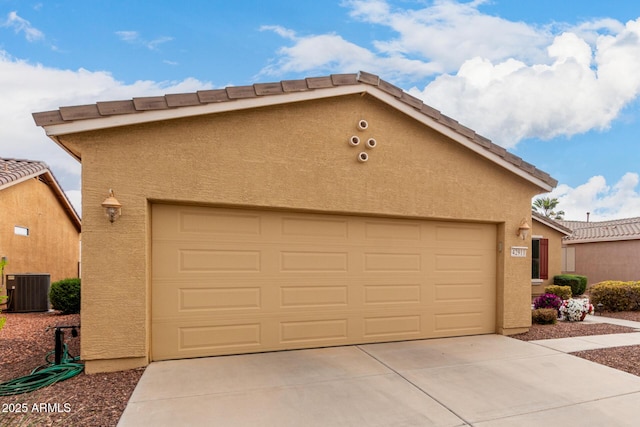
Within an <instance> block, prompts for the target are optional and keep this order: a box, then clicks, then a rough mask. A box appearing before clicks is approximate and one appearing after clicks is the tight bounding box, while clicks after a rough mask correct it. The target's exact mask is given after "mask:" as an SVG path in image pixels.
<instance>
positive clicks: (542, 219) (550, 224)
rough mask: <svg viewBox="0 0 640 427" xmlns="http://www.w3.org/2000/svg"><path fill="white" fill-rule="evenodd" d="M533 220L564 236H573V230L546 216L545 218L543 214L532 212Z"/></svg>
mask: <svg viewBox="0 0 640 427" xmlns="http://www.w3.org/2000/svg"><path fill="white" fill-rule="evenodd" d="M531 218H532V219H533V220H534V221H538V222H539V223H541V224H544V225H546V226H547V227H550V228H552V229H554V230H556V231H559V232H560V233H562V234H564V235H565V236H569V235H571V229H570V228H568V227H566V226H564V225H562V224H560V223H559V222H557V221H555V220H553V219H551V218H549V217H546V216H544V215H542V214H539V213H538V212H536V211H531Z"/></svg>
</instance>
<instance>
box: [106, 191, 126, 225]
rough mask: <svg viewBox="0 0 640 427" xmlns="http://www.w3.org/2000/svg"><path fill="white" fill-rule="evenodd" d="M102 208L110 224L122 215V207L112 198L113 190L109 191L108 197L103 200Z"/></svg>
mask: <svg viewBox="0 0 640 427" xmlns="http://www.w3.org/2000/svg"><path fill="white" fill-rule="evenodd" d="M102 207H103V208H104V210H105V212H106V213H107V217H108V218H109V222H111V223H113V222H115V220H116V219H118V218H120V215H122V205H121V204H120V202H119V201H118V199H116V197H115V196H114V194H113V190H109V197H107V198H106V199H104V202H102Z"/></svg>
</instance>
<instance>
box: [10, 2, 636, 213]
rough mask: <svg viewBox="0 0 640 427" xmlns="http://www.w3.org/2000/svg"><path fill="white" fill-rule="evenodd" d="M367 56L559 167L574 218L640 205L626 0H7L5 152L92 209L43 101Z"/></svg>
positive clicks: (565, 202)
mask: <svg viewBox="0 0 640 427" xmlns="http://www.w3.org/2000/svg"><path fill="white" fill-rule="evenodd" d="M150 5H153V6H150ZM359 70H364V71H368V72H371V73H375V74H378V75H379V76H380V77H381V78H383V79H385V80H387V81H390V82H392V83H394V84H396V85H397V86H400V87H401V88H403V89H405V90H406V91H408V92H410V93H411V94H413V95H415V96H418V97H420V98H421V99H423V100H424V101H425V102H426V103H428V104H429V105H431V106H433V107H435V108H437V109H439V110H441V111H442V112H443V113H445V114H447V115H450V116H451V117H453V118H455V119H457V120H458V121H460V122H461V123H463V124H465V125H467V126H469V127H471V128H473V129H475V130H476V131H477V132H478V133H480V134H482V135H484V136H486V137H488V138H490V139H491V140H492V141H494V142H495V143H497V144H500V145H502V146H504V147H506V148H507V149H509V150H510V151H511V152H513V153H514V154H516V155H518V156H521V157H523V158H524V159H525V160H526V161H528V162H530V163H533V164H534V165H536V166H537V167H539V168H540V169H542V170H544V171H546V172H548V173H550V174H551V175H552V176H553V177H554V178H556V179H558V181H559V185H558V187H557V188H556V190H554V192H553V193H551V196H552V197H558V199H559V200H560V208H561V209H563V210H564V211H565V212H566V218H567V219H584V218H585V217H586V212H587V211H589V212H591V219H592V220H604V219H616V218H624V217H632V216H640V194H639V192H640V162H639V161H638V159H639V158H640V156H639V155H638V154H639V151H640V149H639V148H638V142H637V138H638V137H637V135H639V134H640V132H639V131H640V102H639V100H638V99H639V96H640V5H636V2H630V1H628V0H609V1H607V2H603V1H585V0H582V1H578V0H575V1H574V0H564V1H557V0H553V1H552V0H535V1H534V0H518V1H514V0H475V1H468V0H467V1H462V0H461V1H454V0H425V1H410V0H393V1H392V0H386V1H385V0H335V1H328V0H323V1H316V2H300V1H299V0H298V1H290V0H283V1H273V2H269V1H264V0H262V1H258V0H256V1H253V0H250V1H236V2H230V1H224V2H223V1H217V0H190V1H188V2H173V1H165V2H153V3H150V2H136V1H131V0H129V1H120V0H112V1H109V2H103V1H94V0H85V1H82V2H79V1H70V0H60V1H55V0H52V1H47V2H44V1H43V2H38V1H33V2H32V1H24V0H19V1H18V0H0V156H2V157H13V158H28V159H33V160H43V161H45V162H47V163H48V164H49V166H50V167H51V168H52V170H53V172H54V174H55V175H56V177H57V178H58V180H59V181H60V183H61V185H62V186H63V188H64V189H65V191H66V192H67V194H68V195H69V197H70V199H71V200H72V202H73V203H74V204H75V205H77V206H78V210H80V209H79V203H80V165H79V164H78V163H77V162H76V161H75V160H73V159H72V158H71V157H70V156H68V155H67V154H66V153H65V152H64V151H62V150H61V149H59V148H58V147H57V146H56V145H55V144H54V143H53V142H52V141H50V140H49V139H48V138H47V137H46V136H45V135H44V132H43V130H42V129H40V128H37V127H36V126H35V125H34V123H33V120H32V118H31V113H32V112H35V111H46V110H51V109H56V108H58V107H60V106H66V105H80V104H86V103H95V102H97V101H104V100H116V99H130V98H132V97H138V96H150V95H162V94H166V93H179V92H192V91H196V90H200V89H208V88H218V87H225V86H229V85H247V84H253V83H256V82H268V81H279V80H284V79H295V78H304V77H310V76H319V75H328V74H332V73H343V72H349V73H352V72H357V71H359Z"/></svg>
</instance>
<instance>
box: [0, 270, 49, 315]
mask: <svg viewBox="0 0 640 427" xmlns="http://www.w3.org/2000/svg"><path fill="white" fill-rule="evenodd" d="M50 286H51V277H50V276H49V275H48V274H8V275H7V295H8V296H9V300H8V301H7V310H6V311H7V312H12V313H24V312H29V311H48V310H49V287H50Z"/></svg>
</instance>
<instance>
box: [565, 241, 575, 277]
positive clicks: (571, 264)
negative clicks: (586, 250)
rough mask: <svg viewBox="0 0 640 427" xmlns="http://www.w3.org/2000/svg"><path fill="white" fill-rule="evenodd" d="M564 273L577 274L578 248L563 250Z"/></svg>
mask: <svg viewBox="0 0 640 427" xmlns="http://www.w3.org/2000/svg"><path fill="white" fill-rule="evenodd" d="M562 272H563V273H564V272H567V273H575V272H576V248H574V247H573V246H568V247H566V248H562Z"/></svg>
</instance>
